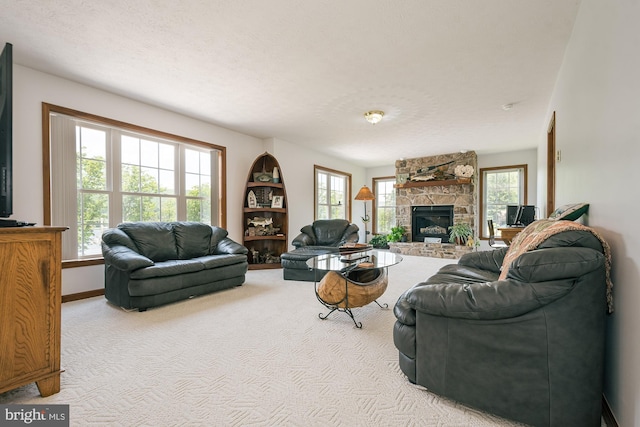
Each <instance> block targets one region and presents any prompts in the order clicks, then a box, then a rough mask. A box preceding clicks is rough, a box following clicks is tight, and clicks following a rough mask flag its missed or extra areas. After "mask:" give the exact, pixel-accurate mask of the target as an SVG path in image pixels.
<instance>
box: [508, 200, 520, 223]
mask: <svg viewBox="0 0 640 427" xmlns="http://www.w3.org/2000/svg"><path fill="white" fill-rule="evenodd" d="M519 211H520V205H507V225H508V226H509V227H511V226H513V225H516V224H517V223H518V212H519Z"/></svg>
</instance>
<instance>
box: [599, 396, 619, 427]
mask: <svg viewBox="0 0 640 427" xmlns="http://www.w3.org/2000/svg"><path fill="white" fill-rule="evenodd" d="M602 419H603V420H604V423H605V425H606V426H607V427H618V422H617V421H616V418H615V417H614V416H613V412H612V411H611V407H610V406H609V402H607V398H606V397H605V396H604V395H602Z"/></svg>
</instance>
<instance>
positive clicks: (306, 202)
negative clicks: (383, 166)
mask: <svg viewBox="0 0 640 427" xmlns="http://www.w3.org/2000/svg"><path fill="white" fill-rule="evenodd" d="M267 145H268V146H269V147H273V148H270V149H269V152H270V153H271V154H273V155H274V156H275V158H276V159H278V163H280V167H281V168H282V173H281V175H282V180H283V182H284V185H285V188H286V190H287V199H288V202H289V208H288V212H289V237H290V239H289V247H290V248H293V246H291V241H292V240H293V239H294V238H295V237H296V236H297V235H298V234H299V231H300V229H301V228H302V227H304V226H305V225H307V224H311V223H312V222H313V219H314V212H313V208H314V201H313V196H314V193H313V186H314V176H313V172H314V170H313V167H314V165H318V166H323V167H325V168H330V169H334V170H338V171H340V172H346V173H350V174H351V192H352V194H351V199H352V200H351V206H352V218H351V221H352V222H353V223H355V224H356V225H357V226H358V227H359V228H360V241H361V242H363V241H364V223H363V222H362V220H361V216H362V215H363V214H364V212H363V209H364V208H363V207H362V202H360V201H357V200H353V198H354V197H355V196H356V194H357V192H358V190H359V189H360V187H362V186H363V185H364V184H365V182H366V174H365V169H364V168H362V167H359V166H354V165H352V164H350V163H348V162H345V161H344V160H340V159H337V158H335V157H331V156H327V155H325V154H322V153H320V152H317V151H313V150H309V149H307V148H304V147H302V146H300V145H296V144H293V143H290V142H287V141H284V140H281V139H276V138H271V139H270V140H269V141H268V144H267ZM271 150H273V151H271Z"/></svg>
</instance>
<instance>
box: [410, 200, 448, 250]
mask: <svg viewBox="0 0 640 427" xmlns="http://www.w3.org/2000/svg"><path fill="white" fill-rule="evenodd" d="M452 225H453V205H429V206H412V207H411V241H412V242H426V240H425V238H435V239H441V241H440V243H449V227H450V226H452Z"/></svg>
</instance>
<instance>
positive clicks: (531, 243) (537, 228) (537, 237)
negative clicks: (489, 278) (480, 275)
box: [499, 219, 613, 313]
mask: <svg viewBox="0 0 640 427" xmlns="http://www.w3.org/2000/svg"><path fill="white" fill-rule="evenodd" d="M569 230H582V231H588V232H589V233H591V234H593V235H594V236H595V237H596V238H597V239H598V240H600V243H602V248H603V249H604V256H605V260H606V261H605V263H606V278H607V279H606V280H607V305H608V307H609V313H613V295H612V289H613V283H612V282H611V249H610V247H609V244H608V243H607V242H606V241H605V240H604V239H603V238H602V237H601V236H600V235H599V234H598V233H596V232H595V230H593V229H591V228H589V227H587V226H585V225H582V224H577V223H575V222H573V221H552V220H546V219H541V220H539V221H535V222H533V223H531V224H530V225H529V226H528V227H527V228H525V229H524V230H522V231H521V232H520V233H518V234H517V235H516V237H515V238H514V239H513V241H512V242H511V246H509V250H508V251H507V254H506V255H505V257H504V261H503V262H502V268H501V269H500V270H501V271H500V279H499V280H504V279H506V278H507V273H509V266H510V265H511V263H512V262H513V261H514V260H515V259H516V258H518V257H519V256H520V255H522V254H523V253H525V252H528V251H532V250H534V249H536V248H537V247H538V246H540V244H541V243H542V242H544V241H545V240H547V239H548V238H549V237H551V236H553V235H554V234H557V233H561V232H563V231H569Z"/></svg>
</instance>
